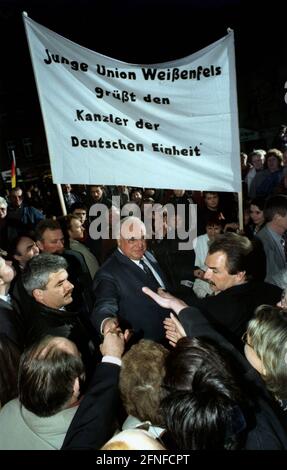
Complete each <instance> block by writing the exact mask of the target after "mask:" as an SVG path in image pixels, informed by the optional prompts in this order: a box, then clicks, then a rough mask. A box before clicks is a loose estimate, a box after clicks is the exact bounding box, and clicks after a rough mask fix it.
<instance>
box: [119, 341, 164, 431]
mask: <svg viewBox="0 0 287 470" xmlns="http://www.w3.org/2000/svg"><path fill="white" fill-rule="evenodd" d="M167 355H168V350H167V349H166V348H165V347H164V346H162V345H161V344H158V343H155V342H154V341H151V340H147V339H142V340H140V341H139V343H137V344H135V345H133V346H132V347H131V349H130V350H129V351H128V352H127V353H126V354H125V355H124V356H123V358H122V367H121V372H120V381H119V387H120V392H121V397H122V400H123V404H124V407H125V409H126V412H127V413H128V414H130V415H132V416H135V417H136V418H138V419H139V420H140V421H150V422H151V423H152V424H154V425H161V424H162V417H161V414H160V412H159V406H160V401H161V399H162V388H161V385H162V380H163V377H164V363H165V359H166V357H167Z"/></svg>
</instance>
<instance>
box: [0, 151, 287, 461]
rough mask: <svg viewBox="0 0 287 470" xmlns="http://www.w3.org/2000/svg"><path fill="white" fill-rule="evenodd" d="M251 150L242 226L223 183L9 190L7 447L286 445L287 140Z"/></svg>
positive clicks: (0, 222)
mask: <svg viewBox="0 0 287 470" xmlns="http://www.w3.org/2000/svg"><path fill="white" fill-rule="evenodd" d="M241 158H242V160H241V161H242V184H243V195H244V226H243V228H242V226H241V224H240V223H239V220H238V202H237V199H236V196H235V195H234V194H226V193H218V192H215V191H205V192H200V191H184V190H177V189H174V190H164V189H162V190H159V189H150V188H128V187H126V186H113V187H111V186H110V187H104V186H102V185H91V186H83V185H82V186H72V185H70V184H65V185H63V196H64V201H65V204H66V209H67V214H68V215H62V214H61V210H60V206H59V204H58V202H56V201H55V202H52V201H53V200H54V199H53V197H52V193H53V191H51V190H50V189H49V191H47V188H46V189H45V187H41V184H35V185H30V186H29V187H27V188H24V187H15V188H13V189H11V190H9V191H7V193H5V194H4V192H3V194H2V195H1V196H0V249H1V252H0V427H1V429H2V430H3V429H5V432H0V449H1V450H56V449H82V450H83V449H87V450H88V449H104V450H131V449H138V450H163V449H165V450H168V451H173V452H176V451H182V450H189V451H190V450H213V449H218V450H231V449H253V450H280V449H281V450H282V449H287V309H286V304H285V303H283V300H282V301H281V299H284V297H282V293H283V295H285V292H284V289H285V288H287V244H286V242H287V239H286V233H287V192H286V191H287V189H286V188H287V170H286V167H287V150H286V149H282V150H280V149H276V148H273V149H270V150H268V151H267V152H266V151H264V150H261V149H260V150H254V151H253V152H252V153H251V154H250V155H249V156H247V155H245V154H242V155H241ZM103 207H104V208H105V209H106V210H105V211H104V212H103V213H101V208H103ZM281 302H282V303H281Z"/></svg>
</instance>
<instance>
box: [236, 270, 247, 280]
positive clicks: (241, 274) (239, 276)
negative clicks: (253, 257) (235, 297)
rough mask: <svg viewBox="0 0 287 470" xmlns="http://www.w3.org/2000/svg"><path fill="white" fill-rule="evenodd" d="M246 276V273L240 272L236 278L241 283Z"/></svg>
mask: <svg viewBox="0 0 287 470" xmlns="http://www.w3.org/2000/svg"><path fill="white" fill-rule="evenodd" d="M245 276H246V271H239V272H238V273H237V274H236V277H237V279H238V281H239V282H242V281H244V279H245Z"/></svg>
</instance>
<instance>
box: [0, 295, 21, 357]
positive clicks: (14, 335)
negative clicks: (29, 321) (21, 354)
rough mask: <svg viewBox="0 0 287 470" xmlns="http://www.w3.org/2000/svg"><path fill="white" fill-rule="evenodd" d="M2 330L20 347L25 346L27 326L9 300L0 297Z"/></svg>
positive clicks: (0, 329)
mask: <svg viewBox="0 0 287 470" xmlns="http://www.w3.org/2000/svg"><path fill="white" fill-rule="evenodd" d="M0 331H1V333H5V334H6V335H7V336H8V338H9V339H10V340H11V341H12V342H13V343H14V344H15V345H16V346H17V347H18V348H19V350H20V351H22V350H23V348H24V336H25V326H24V323H23V319H22V318H21V316H20V315H19V314H18V313H17V311H16V310H15V309H14V308H13V306H12V305H11V304H9V302H6V301H5V300H3V299H0Z"/></svg>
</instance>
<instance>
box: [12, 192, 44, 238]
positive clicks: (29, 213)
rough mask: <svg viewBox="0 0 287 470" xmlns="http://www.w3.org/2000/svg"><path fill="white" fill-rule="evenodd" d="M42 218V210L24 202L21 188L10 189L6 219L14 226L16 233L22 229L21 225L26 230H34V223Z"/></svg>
mask: <svg viewBox="0 0 287 470" xmlns="http://www.w3.org/2000/svg"><path fill="white" fill-rule="evenodd" d="M42 219H44V215H43V214H42V212H40V211H39V210H38V209H36V208H35V207H32V206H27V205H26V204H25V203H24V195H23V190H22V189H21V188H20V187H18V186H17V187H16V188H13V189H11V191H10V194H9V205H8V210H7V220H8V223H9V224H10V225H12V226H13V227H15V229H16V230H17V233H21V232H22V231H23V226H24V229H25V230H26V231H27V230H34V228H35V226H36V224H37V223H38V222H39V221H40V220H42Z"/></svg>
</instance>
